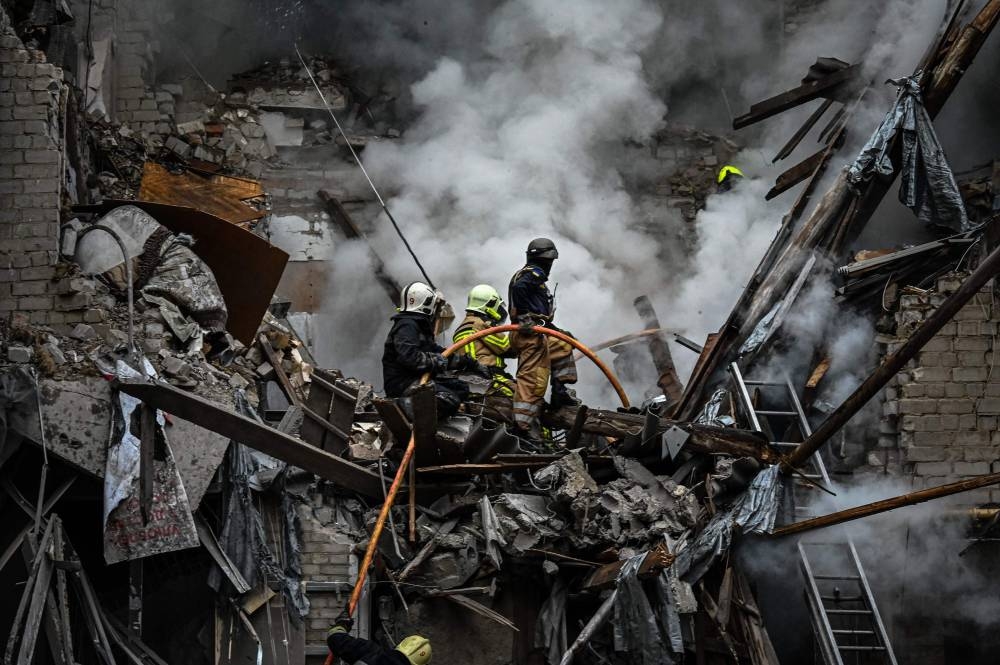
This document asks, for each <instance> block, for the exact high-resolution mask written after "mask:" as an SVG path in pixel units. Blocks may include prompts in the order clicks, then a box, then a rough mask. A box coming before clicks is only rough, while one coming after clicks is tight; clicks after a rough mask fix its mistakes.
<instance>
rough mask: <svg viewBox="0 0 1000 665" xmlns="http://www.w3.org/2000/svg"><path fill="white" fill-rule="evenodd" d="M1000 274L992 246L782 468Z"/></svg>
mask: <svg viewBox="0 0 1000 665" xmlns="http://www.w3.org/2000/svg"><path fill="white" fill-rule="evenodd" d="M997 274H1000V249H995V250H993V252H991V253H990V255H989V256H987V257H986V259H985V260H984V261H983V262H982V263H981V264H979V267H978V268H976V270H975V271H974V272H973V273H972V274H971V275H969V277H968V278H967V279H966V280H965V281H964V282H962V285H961V286H960V287H958V290H957V291H955V292H954V293H952V294H951V295H950V296H948V297H947V298H945V299H944V302H942V303H941V304H940V305H938V307H937V309H935V310H934V311H933V312H931V314H930V316H928V317H927V318H926V319H925V320H924V321H923V322H921V324H920V325H919V326H918V327H917V329H916V330H914V331H913V333H912V334H910V336H909V338H907V340H906V341H905V342H903V345H902V346H900V347H899V348H898V349H896V351H895V352H894V353H891V354H889V355H888V356H886V357H885V359H883V361H882V363H881V364H880V365H879V366H878V367H876V368H875V370H874V371H873V372H872V373H871V374H869V375H868V378H866V379H865V380H864V382H863V383H862V384H861V385H860V386H858V387H857V389H856V390H855V391H854V392H853V393H851V394H850V395H849V396H848V397H847V399H845V400H844V401H843V403H842V404H841V405H840V406H838V407H837V408H836V409H834V411H833V412H832V413H831V414H830V415H829V416H827V418H826V420H824V421H823V423H822V424H821V425H820V426H819V427H817V428H816V430H815V431H814V432H813V433H812V434H811V435H809V437H808V438H806V440H805V441H803V442H802V443H801V444H799V446H798V447H797V448H795V450H793V451H792V452H791V454H789V456H788V460H787V461H786V463H785V464H783V465H782V466H783V469H785V470H786V471H787V470H788V469H791V468H794V467H799V466H802V465H803V464H804V463H805V461H806V460H807V459H809V458H810V457H811V456H812V455H813V453H815V452H816V451H817V450H819V449H820V447H821V446H822V445H823V444H824V443H826V442H827V440H828V439H829V438H830V437H831V436H833V435H834V434H835V433H836V432H837V431H838V430H840V428H841V427H843V426H844V425H846V424H847V422H848V421H849V420H850V419H851V418H852V417H854V415H855V414H857V413H858V411H860V410H861V409H862V408H863V407H864V406H865V404H867V403H868V401H869V400H871V398H872V397H874V396H875V395H876V394H877V393H878V392H879V391H880V390H882V388H884V387H885V386H886V384H888V383H889V381H891V380H892V378H893V377H894V376H896V374H897V373H898V372H899V371H900V370H901V369H903V367H904V366H905V365H906V363H908V362H909V361H910V360H912V359H913V358H914V357H915V356H916V355H917V353H919V351H920V349H922V348H923V347H924V345H925V344H926V343H927V342H929V341H930V340H931V338H932V337H934V335H936V334H937V333H938V331H940V330H941V328H943V327H944V325H945V324H946V323H948V322H949V321H950V320H951V319H952V317H953V316H955V314H956V313H958V311H959V310H960V309H962V307H963V306H964V305H965V303H967V302H969V301H970V300H971V299H972V298H973V297H975V295H976V294H977V293H979V290H980V289H981V288H983V286H984V285H985V284H986V283H987V282H988V281H990V280H991V279H993V278H994V277H995V276H996V275H997Z"/></svg>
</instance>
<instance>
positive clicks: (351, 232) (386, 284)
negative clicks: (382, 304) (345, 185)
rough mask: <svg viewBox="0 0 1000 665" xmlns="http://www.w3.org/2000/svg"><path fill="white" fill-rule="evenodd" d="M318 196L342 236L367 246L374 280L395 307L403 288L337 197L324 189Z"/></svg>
mask: <svg viewBox="0 0 1000 665" xmlns="http://www.w3.org/2000/svg"><path fill="white" fill-rule="evenodd" d="M318 194H319V197H320V198H321V199H322V200H323V203H325V204H326V210H327V212H328V213H330V218H331V219H333V221H334V223H336V224H337V226H338V227H340V230H341V231H342V232H343V233H344V235H345V236H347V237H348V238H350V239H352V240H363V241H365V243H366V244H367V245H368V253H369V254H370V255H371V258H372V266H373V267H374V268H375V279H376V280H378V283H379V284H380V285H381V286H382V289H383V290H384V291H385V294H386V295H387V296H388V297H389V302H391V303H392V304H393V306H395V305H397V304H398V303H399V294H400V293H401V292H402V291H403V287H402V285H401V284H400V283H399V282H397V281H396V280H395V279H394V278H393V277H392V275H390V274H389V270H388V269H387V268H386V267H385V261H383V260H382V257H381V256H379V255H378V254H377V253H376V252H375V249H374V248H373V247H372V244H371V242H370V241H369V240H368V237H367V236H366V235H365V234H364V232H362V231H361V229H359V228H358V226H357V224H355V223H354V220H353V219H351V215H350V214H349V213H348V212H347V210H346V209H345V208H344V206H343V204H342V203H341V202H340V201H339V200H338V199H337V197H335V196H334V195H332V194H330V193H329V192H328V191H326V190H324V189H321V190H319V192H318Z"/></svg>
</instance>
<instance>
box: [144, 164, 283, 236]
mask: <svg viewBox="0 0 1000 665" xmlns="http://www.w3.org/2000/svg"><path fill="white" fill-rule="evenodd" d="M262 196H264V186H263V185H261V184H260V182H258V181H256V180H248V179H245V178H234V177H232V176H226V175H218V174H207V173H199V172H198V171H195V170H185V171H182V172H180V173H171V172H170V171H168V170H167V169H166V168H164V167H163V166H161V165H160V164H157V163H156V162H146V164H145V165H144V167H143V170H142V183H141V185H140V187H139V198H140V199H141V200H143V201H152V202H154V203H167V204H170V205H182V206H187V207H190V208H197V209H198V210H203V211H205V212H207V213H210V214H212V215H215V216H216V217H220V218H222V219H224V220H226V221H227V222H231V223H232V224H249V223H250V222H254V221H256V220H258V219H261V218H262V217H264V215H265V214H266V212H265V211H264V210H258V209H256V208H254V207H253V206H251V205H249V203H247V201H249V200H251V199H255V198H258V197H262Z"/></svg>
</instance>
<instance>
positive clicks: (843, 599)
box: [820, 596, 865, 603]
mask: <svg viewBox="0 0 1000 665" xmlns="http://www.w3.org/2000/svg"><path fill="white" fill-rule="evenodd" d="M820 598H822V599H823V600H832V601H835V602H838V603H856V602H858V601H859V600H864V599H865V598H864V596H820Z"/></svg>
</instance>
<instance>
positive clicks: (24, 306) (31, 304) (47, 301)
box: [17, 296, 52, 311]
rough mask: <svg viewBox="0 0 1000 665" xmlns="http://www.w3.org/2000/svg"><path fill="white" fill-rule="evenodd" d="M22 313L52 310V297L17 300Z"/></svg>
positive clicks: (32, 297)
mask: <svg viewBox="0 0 1000 665" xmlns="http://www.w3.org/2000/svg"><path fill="white" fill-rule="evenodd" d="M17 308H18V309H19V310H21V311H30V310H42V309H45V310H48V309H52V296H24V297H22V298H18V299H17Z"/></svg>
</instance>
